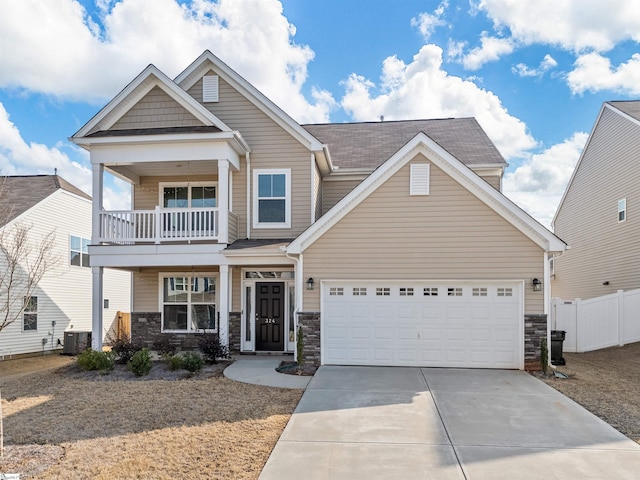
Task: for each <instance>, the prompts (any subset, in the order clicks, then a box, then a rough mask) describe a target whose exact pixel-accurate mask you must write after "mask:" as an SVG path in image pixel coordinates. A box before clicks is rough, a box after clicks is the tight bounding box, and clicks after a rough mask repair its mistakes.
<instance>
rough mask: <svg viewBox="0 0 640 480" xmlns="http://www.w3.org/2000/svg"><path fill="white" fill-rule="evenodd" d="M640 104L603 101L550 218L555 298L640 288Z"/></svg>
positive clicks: (635, 102)
mask: <svg viewBox="0 0 640 480" xmlns="http://www.w3.org/2000/svg"><path fill="white" fill-rule="evenodd" d="M639 157H640V101H624V102H606V103H604V104H603V105H602V108H601V110H600V113H599V115H598V118H597V120H596V123H595V125H594V127H593V130H592V131H591V134H590V136H589V139H588V141H587V143H586V145H585V147H584V150H583V152H582V155H581V156H580V159H579V161H578V164H577V165H576V168H575V171H574V172H573V176H572V177H571V180H570V181H569V184H568V186H567V189H566V191H565V193H564V196H563V197H562V200H561V202H560V205H559V206H558V210H557V212H556V215H555V217H554V219H553V223H552V225H553V228H554V231H555V233H556V235H558V237H560V238H561V239H562V240H564V241H565V242H567V244H568V245H570V246H571V248H570V249H568V250H567V251H566V252H564V253H563V254H562V255H559V256H557V257H556V258H554V260H553V263H554V265H553V269H554V271H553V273H554V277H553V281H552V289H553V296H554V297H559V298H562V299H565V300H573V299H575V298H582V299H588V298H593V297H599V296H602V295H607V294H610V293H615V292H616V291H618V290H631V289H637V288H640V248H639V247H638V245H639V243H638V239H639V238H640V215H639V214H638V212H640V163H639V161H638V160H639Z"/></svg>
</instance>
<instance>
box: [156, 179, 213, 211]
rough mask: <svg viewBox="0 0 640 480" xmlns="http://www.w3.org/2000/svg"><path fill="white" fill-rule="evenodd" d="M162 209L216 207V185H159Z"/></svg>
mask: <svg viewBox="0 0 640 480" xmlns="http://www.w3.org/2000/svg"><path fill="white" fill-rule="evenodd" d="M161 195H162V199H161V200H162V206H163V207H164V208H207V207H211V208H213V207H215V206H216V185H215V184H214V183H207V184H202V183H199V184H197V185H167V184H165V185H161Z"/></svg>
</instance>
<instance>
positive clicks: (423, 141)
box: [287, 133, 566, 254]
mask: <svg viewBox="0 0 640 480" xmlns="http://www.w3.org/2000/svg"><path fill="white" fill-rule="evenodd" d="M419 153H421V154H423V155H424V156H425V157H426V158H428V159H429V160H430V161H432V162H433V163H434V164H435V165H436V166H438V167H439V168H440V169H442V170H443V171H444V172H445V173H447V174H449V175H450V176H451V177H453V178H454V179H455V180H456V181H458V182H459V183H460V184H461V185H463V186H464V187H465V188H467V190H469V191H470V192H471V193H472V194H474V195H475V196H476V197H478V198H479V199H480V200H481V201H483V202H484V203H485V204H487V205H488V206H489V207H490V208H492V209H493V210H494V211H495V212H496V213H498V214H499V215H500V216H502V217H503V218H504V219H505V220H507V221H508V222H509V223H511V224H512V225H513V226H514V227H515V228H516V229H518V230H519V231H520V232H522V233H523V234H524V235H525V236H527V237H528V238H529V239H530V240H531V241H533V242H534V243H535V244H536V245H538V246H539V247H540V248H541V249H543V250H544V251H547V252H562V251H564V250H565V249H566V244H565V243H564V242H563V241H562V240H560V239H559V238H558V237H556V236H555V235H554V234H553V233H551V232H550V231H549V230H548V229H546V228H545V227H544V226H542V225H541V224H540V223H538V222H537V221H536V220H535V219H533V218H532V217H531V216H530V215H528V214H527V213H526V212H524V211H523V210H522V209H520V207H518V206H517V205H515V204H514V203H513V202H512V201H511V200H509V199H508V198H507V197H505V196H504V195H503V194H501V193H500V192H498V191H497V190H496V189H495V188H493V187H492V186H490V185H489V184H487V183H486V182H485V181H484V180H482V179H481V178H480V177H478V175H476V174H475V173H474V172H473V171H471V170H470V169H469V168H468V167H467V166H465V165H464V164H463V163H462V162H460V161H458V160H457V159H456V158H455V157H453V156H452V155H451V154H450V153H448V152H447V151H446V150H444V149H443V148H442V147H440V146H439V145H438V144H437V143H436V142H434V141H433V140H432V139H431V138H429V137H428V136H427V135H425V134H424V133H419V134H417V135H416V136H415V137H414V138H413V139H412V140H410V141H409V142H407V143H406V144H405V145H404V146H403V147H402V148H401V149H400V150H398V152H396V153H395V154H394V155H393V156H392V157H391V158H390V159H389V160H387V161H386V162H385V163H384V164H382V165H381V166H380V167H379V168H378V169H377V170H376V171H374V172H373V173H372V174H371V175H370V176H369V177H368V178H367V179H365V180H364V181H363V182H362V183H361V184H360V185H359V186H358V187H356V188H355V189H354V190H352V191H351V192H350V193H349V194H347V195H346V196H345V197H344V198H343V199H342V200H341V201H340V202H338V203H337V204H336V205H335V206H334V207H333V208H332V209H331V210H329V211H328V212H327V213H326V214H325V215H323V216H322V217H321V218H320V220H318V221H317V222H316V223H315V224H313V225H312V226H311V227H309V228H308V229H307V230H305V231H304V232H303V233H302V234H301V235H300V236H299V237H298V238H296V239H295V240H294V241H293V242H291V244H290V245H289V246H288V247H287V252H288V253H291V254H300V253H303V252H304V250H306V249H307V248H308V247H309V246H310V245H312V244H313V243H314V242H315V241H316V240H317V239H318V238H320V237H321V236H322V235H323V234H324V233H325V232H327V231H328V230H329V229H330V228H331V227H332V226H333V225H335V224H336V223H337V222H338V221H339V220H340V219H342V218H343V217H344V216H345V215H346V214H347V213H348V212H350V211H351V210H353V209H354V208H355V207H356V206H357V205H358V204H359V203H361V202H362V201H363V200H364V199H365V198H367V197H368V196H369V195H370V194H371V193H372V192H373V191H375V190H376V189H377V188H378V187H379V186H380V185H382V184H383V183H384V182H386V180H387V179H389V178H390V177H391V176H392V175H393V174H395V173H396V172H397V171H398V170H399V169H400V168H402V167H403V166H404V165H406V164H407V163H408V162H409V161H410V160H411V159H413V158H414V157H415V156H416V155H417V154H419Z"/></svg>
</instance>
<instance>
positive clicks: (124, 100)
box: [71, 65, 231, 142]
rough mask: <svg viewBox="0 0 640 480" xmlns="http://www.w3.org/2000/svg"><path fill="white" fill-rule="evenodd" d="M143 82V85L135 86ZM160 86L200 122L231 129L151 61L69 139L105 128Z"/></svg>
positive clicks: (73, 139) (227, 129) (225, 129)
mask: <svg viewBox="0 0 640 480" xmlns="http://www.w3.org/2000/svg"><path fill="white" fill-rule="evenodd" d="M145 82H146V83H147V84H146V86H145V87H144V88H141V89H138V87H141V86H142V85H143V84H145ZM156 86H158V87H160V88H161V89H162V90H163V91H164V92H165V93H167V94H168V95H169V96H170V97H171V98H172V99H173V100H175V101H176V102H177V103H178V104H180V105H181V106H182V107H183V108H184V109H185V110H187V111H188V112H189V113H190V114H191V115H193V117H194V118H196V119H197V120H198V121H200V122H202V124H203V125H213V126H216V127H218V128H219V129H220V130H222V131H226V132H228V131H231V128H229V127H228V126H227V125H226V124H225V123H224V122H222V121H221V120H220V119H219V118H217V117H216V116H215V115H213V114H212V113H211V112H210V111H209V110H207V109H206V108H205V107H204V105H202V104H201V103H199V102H198V101H196V100H195V99H194V98H193V97H191V95H189V94H188V93H187V92H186V91H184V90H183V89H182V88H180V86H178V85H177V84H176V83H174V82H173V81H172V80H171V79H170V78H169V77H167V76H166V75H165V74H164V73H162V72H161V71H160V70H159V69H158V68H157V67H155V66H154V65H149V66H147V68H145V69H144V70H143V71H142V72H141V73H140V74H139V75H138V76H137V77H136V78H135V79H134V80H133V81H131V82H130V83H129V84H128V85H127V86H126V87H125V88H124V89H122V90H121V91H120V92H119V93H118V94H117V95H116V96H115V97H114V98H113V99H112V100H111V101H110V102H109V103H108V104H107V105H105V107H104V108H102V109H101V110H100V111H99V112H98V113H97V114H96V115H94V116H93V118H91V120H89V121H88V122H87V123H86V124H85V125H84V126H83V127H82V128H81V129H80V130H78V131H77V132H76V133H75V134H73V135H72V137H71V140H72V141H74V142H75V140H76V139H78V138H82V137H85V136H87V135H89V134H90V133H91V132H92V131H93V130H95V129H99V130H108V129H109V128H110V127H112V126H113V124H114V123H115V122H116V121H117V120H118V119H119V118H121V116H122V115H124V114H125V113H126V112H127V111H128V110H129V109H130V108H131V106H132V105H134V104H135V103H136V102H137V101H139V100H140V99H141V98H143V97H144V96H145V95H146V94H147V93H149V91H151V89H152V88H154V87H156Z"/></svg>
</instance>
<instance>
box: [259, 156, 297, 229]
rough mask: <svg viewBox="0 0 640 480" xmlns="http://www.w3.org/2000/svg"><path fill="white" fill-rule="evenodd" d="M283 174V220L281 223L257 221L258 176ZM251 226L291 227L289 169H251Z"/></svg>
mask: <svg viewBox="0 0 640 480" xmlns="http://www.w3.org/2000/svg"><path fill="white" fill-rule="evenodd" d="M281 174H284V175H285V221H284V222H281V223H274V222H268V223H267V222H259V221H258V176H259V175H281ZM252 203H253V215H252V216H253V228H291V169H290V168H256V169H254V170H253V202H252Z"/></svg>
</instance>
